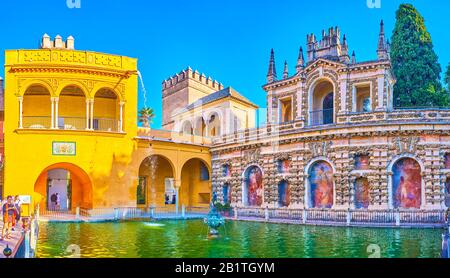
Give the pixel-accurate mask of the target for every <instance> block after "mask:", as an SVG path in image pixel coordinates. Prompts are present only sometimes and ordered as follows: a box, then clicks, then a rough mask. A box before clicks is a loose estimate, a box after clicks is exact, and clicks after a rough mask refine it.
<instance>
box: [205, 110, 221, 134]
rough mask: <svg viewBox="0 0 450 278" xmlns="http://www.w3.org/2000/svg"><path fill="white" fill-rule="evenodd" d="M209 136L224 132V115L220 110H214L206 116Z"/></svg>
mask: <svg viewBox="0 0 450 278" xmlns="http://www.w3.org/2000/svg"><path fill="white" fill-rule="evenodd" d="M206 119H207V121H206V125H207V134H206V135H207V136H208V137H216V136H220V135H221V134H222V117H221V115H220V113H219V112H217V111H212V112H211V113H209V114H208V117H207V118H206Z"/></svg>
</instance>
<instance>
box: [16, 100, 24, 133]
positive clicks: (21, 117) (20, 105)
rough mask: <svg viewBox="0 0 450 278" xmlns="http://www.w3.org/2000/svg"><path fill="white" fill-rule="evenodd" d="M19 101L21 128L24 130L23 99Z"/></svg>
mask: <svg viewBox="0 0 450 278" xmlns="http://www.w3.org/2000/svg"><path fill="white" fill-rule="evenodd" d="M17 99H18V100H19V128H23V97H18V98H17Z"/></svg>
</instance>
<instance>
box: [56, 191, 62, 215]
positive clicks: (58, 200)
mask: <svg viewBox="0 0 450 278" xmlns="http://www.w3.org/2000/svg"><path fill="white" fill-rule="evenodd" d="M55 208H56V210H57V211H58V210H61V198H60V197H59V193H56V202H55Z"/></svg>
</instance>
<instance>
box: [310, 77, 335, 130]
mask: <svg viewBox="0 0 450 278" xmlns="http://www.w3.org/2000/svg"><path fill="white" fill-rule="evenodd" d="M310 94H311V95H310V101H309V106H310V107H309V111H310V125H313V126H315V125H325V124H332V123H334V86H333V83H331V82H330V81H328V80H322V81H320V82H318V83H317V84H316V85H314V87H312V90H311V92H310Z"/></svg>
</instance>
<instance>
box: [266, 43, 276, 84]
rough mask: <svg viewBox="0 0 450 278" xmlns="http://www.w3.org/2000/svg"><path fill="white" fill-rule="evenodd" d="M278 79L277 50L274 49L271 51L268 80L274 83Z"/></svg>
mask: <svg viewBox="0 0 450 278" xmlns="http://www.w3.org/2000/svg"><path fill="white" fill-rule="evenodd" d="M276 80H277V70H276V67H275V52H274V51H273V48H272V51H271V52H270V62H269V71H268V73H267V82H268V83H272V82H275V81H276Z"/></svg>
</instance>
